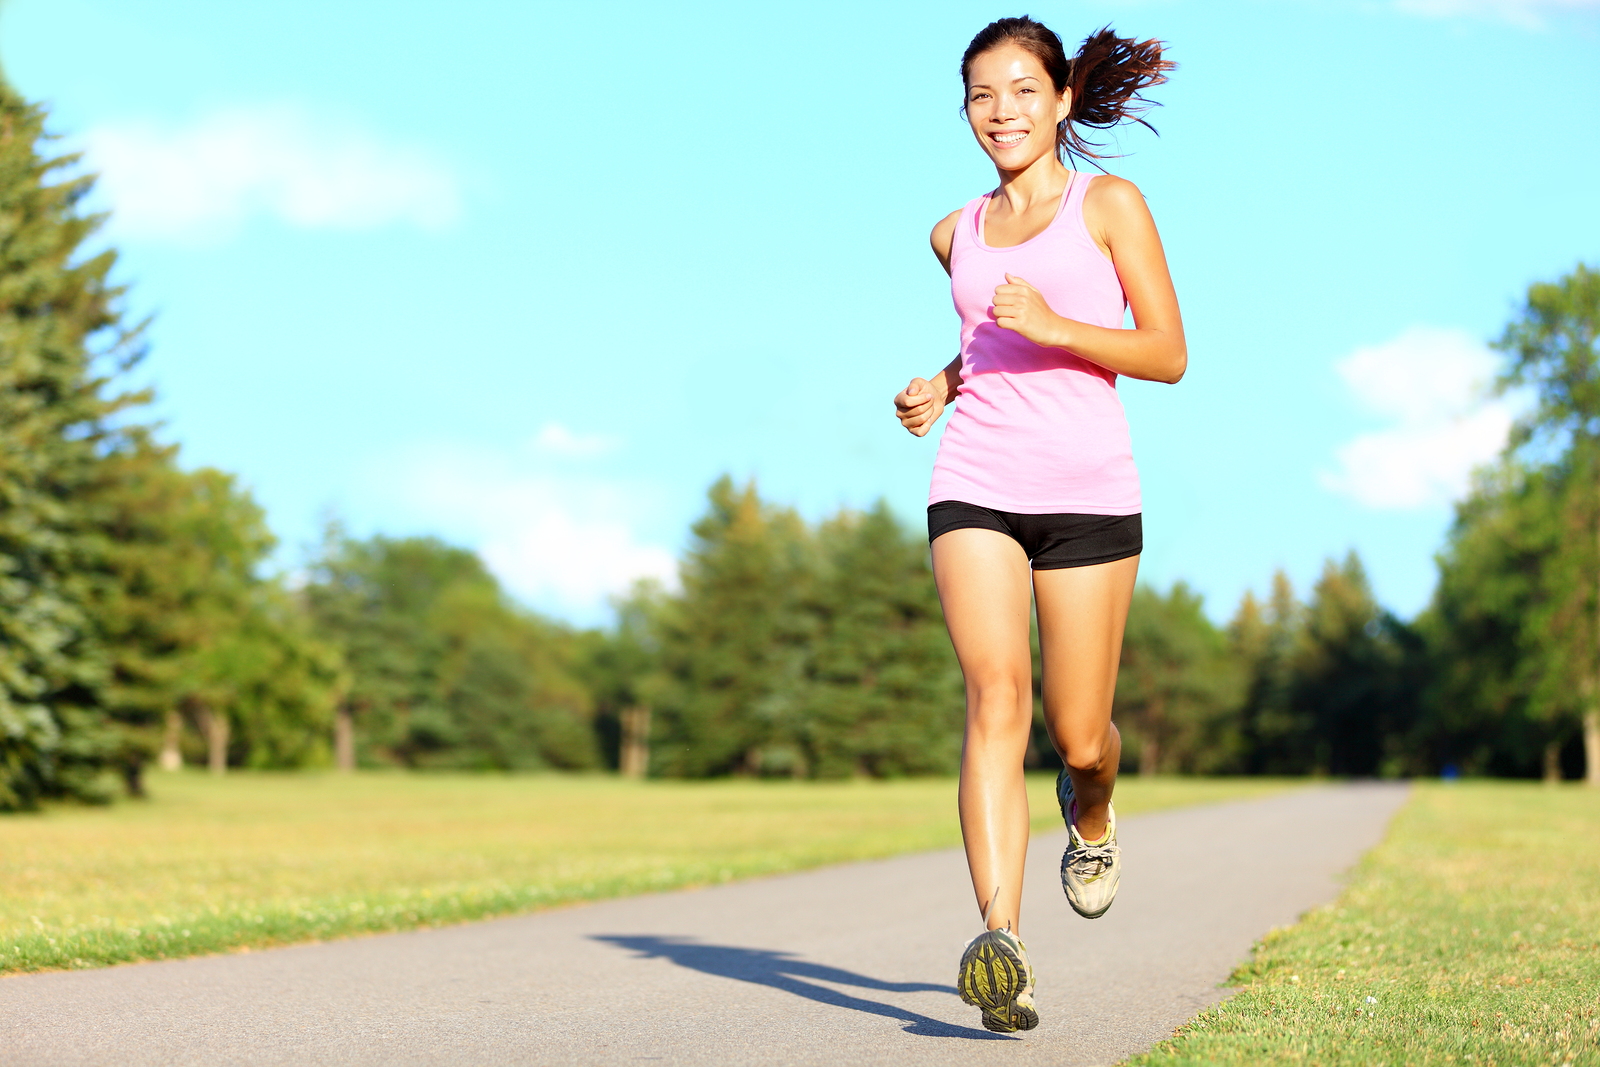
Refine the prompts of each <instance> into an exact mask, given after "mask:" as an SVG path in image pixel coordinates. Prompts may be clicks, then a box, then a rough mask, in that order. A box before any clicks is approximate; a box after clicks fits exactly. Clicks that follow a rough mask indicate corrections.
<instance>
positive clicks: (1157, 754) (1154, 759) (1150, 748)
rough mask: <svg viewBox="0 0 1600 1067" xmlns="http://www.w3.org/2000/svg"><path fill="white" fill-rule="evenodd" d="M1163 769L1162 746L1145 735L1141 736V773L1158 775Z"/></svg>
mask: <svg viewBox="0 0 1600 1067" xmlns="http://www.w3.org/2000/svg"><path fill="white" fill-rule="evenodd" d="M1160 767H1161V746H1160V744H1158V743H1157V742H1156V739H1155V738H1153V737H1150V736H1148V735H1145V734H1140V735H1139V773H1140V774H1141V775H1145V774H1157V773H1159V772H1160Z"/></svg>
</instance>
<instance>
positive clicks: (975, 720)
mask: <svg viewBox="0 0 1600 1067" xmlns="http://www.w3.org/2000/svg"><path fill="white" fill-rule="evenodd" d="M967 725H968V726H969V727H974V728H977V729H979V730H980V731H987V730H1014V729H1016V728H1017V727H1018V726H1019V725H1020V726H1021V727H1022V728H1023V729H1028V728H1029V727H1031V726H1032V725H1033V683H1032V679H1028V678H1016V677H1013V676H1011V675H1009V674H993V675H989V676H986V677H981V678H974V679H969V680H968V682H967Z"/></svg>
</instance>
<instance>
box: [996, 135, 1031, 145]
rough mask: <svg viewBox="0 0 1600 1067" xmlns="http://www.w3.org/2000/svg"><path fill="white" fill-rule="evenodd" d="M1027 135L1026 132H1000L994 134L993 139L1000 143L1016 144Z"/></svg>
mask: <svg viewBox="0 0 1600 1067" xmlns="http://www.w3.org/2000/svg"><path fill="white" fill-rule="evenodd" d="M1027 136H1028V135H1027V134H1026V133H1001V134H996V135H995V140H996V141H999V142H1000V143H1001V144H1016V143H1017V142H1018V141H1021V140H1022V139H1023V138H1024V137H1027Z"/></svg>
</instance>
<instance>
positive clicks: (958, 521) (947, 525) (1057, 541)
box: [928, 500, 1144, 571]
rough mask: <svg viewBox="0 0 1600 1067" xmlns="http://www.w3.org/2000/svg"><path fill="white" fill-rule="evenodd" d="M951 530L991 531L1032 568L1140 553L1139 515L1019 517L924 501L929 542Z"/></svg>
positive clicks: (1141, 531)
mask: <svg viewBox="0 0 1600 1067" xmlns="http://www.w3.org/2000/svg"><path fill="white" fill-rule="evenodd" d="M951 530H994V531H995V532H996V533H1003V534H1005V535H1007V536H1008V537H1010V538H1012V539H1013V540H1014V541H1016V542H1017V544H1019V545H1021V546H1022V551H1024V552H1026V553H1027V554H1028V560H1029V561H1030V562H1031V563H1032V564H1033V569H1034V570H1038V571H1048V570H1057V569H1059V568H1062V567H1092V566H1094V565H1095V564H1097V563H1112V562H1115V561H1116V560H1119V559H1127V558H1128V557H1129V556H1137V555H1138V554H1139V553H1140V552H1142V551H1144V525H1143V523H1142V522H1141V521H1140V517H1139V516H1138V515H1018V514H1016V513H1015V512H1011V511H995V510H994V509H993V508H981V507H979V506H978V505H976V504H967V503H964V502H962V501H960V500H941V501H939V503H937V504H929V505H928V541H929V543H930V544H931V543H932V542H933V541H934V540H935V539H936V538H938V537H939V535H940V534H947V533H949V532H950V531H951Z"/></svg>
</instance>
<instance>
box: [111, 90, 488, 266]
mask: <svg viewBox="0 0 1600 1067" xmlns="http://www.w3.org/2000/svg"><path fill="white" fill-rule="evenodd" d="M83 148H84V155H85V160H86V162H87V164H88V166H89V167H90V168H91V169H93V170H96V171H98V172H99V174H100V184H99V188H100V192H101V193H102V194H103V195H104V196H105V197H106V199H107V200H108V201H109V203H110V206H111V208H112V210H113V218H112V226H113V227H114V229H115V230H116V232H117V233H118V234H119V235H125V236H131V237H156V238H169V239H178V240H185V241H194V240H201V241H205V240H217V239H219V238H223V237H226V236H228V235H230V234H231V233H232V232H233V231H234V230H235V229H237V227H238V226H239V224H240V223H241V222H242V221H243V220H245V219H246V218H248V217H250V216H252V215H270V216H274V217H276V218H279V219H281V220H283V221H285V222H287V223H289V224H290V225H293V226H298V227H302V228H307V229H321V228H325V229H340V230H360V229H370V228H373V227H378V226H385V225H389V224H392V223H408V224H411V225H414V226H419V227H422V228H423V229H430V230H436V229H441V228H443V227H446V226H448V225H450V224H451V223H452V222H454V221H455V219H456V217H457V216H458V215H459V214H460V211H461V194H460V189H459V182H458V180H457V177H456V175H455V174H454V173H453V172H452V170H451V169H450V167H449V166H447V165H446V164H445V163H444V162H442V161H441V160H439V159H438V158H437V157H436V156H434V155H433V154H431V153H430V152H428V151H426V150H425V149H422V148H420V147H417V146H413V145H404V144H395V143H390V142H387V141H385V140H383V139H381V138H379V137H377V136H376V135H374V134H373V133H371V132H370V131H366V130H363V129H361V128H360V127H358V126H356V125H353V124H350V123H341V122H337V121H333V120H329V119H326V118H319V117H315V116H313V115H312V114H310V113H309V112H307V111H305V110H302V109H300V108H296V107H289V106H281V105H279V106H266V107H240V108H229V109H225V110H220V111H214V112H212V113H210V114H208V115H204V116H202V117H200V118H199V119H197V120H195V121H193V122H190V123H187V124H184V125H162V124H158V123H155V122H150V121H133V122H123V123H113V124H108V125H102V126H96V127H93V128H91V129H90V130H89V131H88V132H87V133H86V134H84V136H83Z"/></svg>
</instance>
